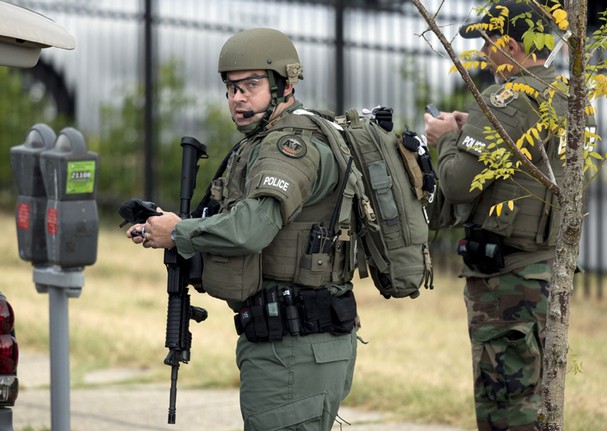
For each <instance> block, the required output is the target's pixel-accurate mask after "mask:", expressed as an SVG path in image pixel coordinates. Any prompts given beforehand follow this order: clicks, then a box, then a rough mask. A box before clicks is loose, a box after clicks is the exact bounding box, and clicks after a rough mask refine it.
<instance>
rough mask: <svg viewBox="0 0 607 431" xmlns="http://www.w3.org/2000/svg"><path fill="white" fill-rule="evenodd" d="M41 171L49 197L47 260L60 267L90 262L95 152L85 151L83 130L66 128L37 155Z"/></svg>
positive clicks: (95, 227) (95, 223)
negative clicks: (51, 144)
mask: <svg viewBox="0 0 607 431" xmlns="http://www.w3.org/2000/svg"><path fill="white" fill-rule="evenodd" d="M40 171H41V174H42V179H43V182H44V187H45V190H46V195H47V198H48V200H47V206H46V216H45V224H46V232H45V233H46V235H45V236H46V247H47V255H48V261H49V262H50V263H52V264H54V265H58V266H60V267H62V268H76V267H82V266H85V265H92V264H93V263H95V261H96V260H97V241H98V236H99V216H98V213H97V202H96V201H95V192H96V189H97V178H96V172H97V154H95V153H91V152H89V151H88V150H87V147H86V143H85V141H84V137H83V136H82V133H80V132H79V131H78V130H76V129H74V128H71V127H67V128H65V129H63V130H62V131H61V132H59V134H58V135H57V139H56V140H55V142H54V146H53V147H52V148H51V149H48V150H46V151H43V152H42V153H41V154H40Z"/></svg>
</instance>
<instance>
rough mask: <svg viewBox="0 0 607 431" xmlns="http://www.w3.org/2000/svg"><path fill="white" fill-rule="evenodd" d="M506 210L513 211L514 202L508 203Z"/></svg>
mask: <svg viewBox="0 0 607 431" xmlns="http://www.w3.org/2000/svg"><path fill="white" fill-rule="evenodd" d="M508 208H509V209H510V211H514V201H512V200H511V201H508Z"/></svg>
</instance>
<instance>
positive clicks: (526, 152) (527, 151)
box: [521, 148, 531, 160]
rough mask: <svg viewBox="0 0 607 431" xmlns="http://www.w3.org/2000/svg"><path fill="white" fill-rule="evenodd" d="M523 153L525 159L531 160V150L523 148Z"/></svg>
mask: <svg viewBox="0 0 607 431" xmlns="http://www.w3.org/2000/svg"><path fill="white" fill-rule="evenodd" d="M521 153H523V155H524V156H525V157H527V158H528V159H529V160H531V153H530V152H529V150H527V148H521Z"/></svg>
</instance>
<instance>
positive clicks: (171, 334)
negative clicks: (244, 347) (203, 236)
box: [164, 137, 208, 424]
mask: <svg viewBox="0 0 607 431" xmlns="http://www.w3.org/2000/svg"><path fill="white" fill-rule="evenodd" d="M181 146H182V148H183V156H182V163H181V190H180V209H179V216H180V217H181V218H189V217H190V201H191V200H192V195H193V194H194V189H195V188H196V175H197V173H198V160H199V159H201V158H207V157H208V155H207V152H206V146H205V145H203V144H201V143H200V142H198V140H196V139H195V138H192V137H183V138H181ZM164 263H165V265H166V268H167V294H168V309H167V326H166V339H165V347H167V348H168V349H169V352H168V354H167V356H166V358H165V359H164V363H165V364H166V365H169V366H170V367H171V389H170V397H169V415H168V423H169V424H174V423H175V419H176V415H177V414H176V403H177V377H178V373H179V365H180V363H184V364H187V363H188V362H189V360H190V348H191V346H192V333H191V332H190V319H192V320H194V321H196V322H202V321H203V320H205V319H206V318H207V311H206V310H205V309H203V308H200V307H193V306H191V305H190V295H189V293H188V284H189V282H190V279H189V265H188V261H187V260H186V259H184V258H182V257H181V256H180V255H179V253H177V248H176V247H173V248H171V249H165V251H164Z"/></svg>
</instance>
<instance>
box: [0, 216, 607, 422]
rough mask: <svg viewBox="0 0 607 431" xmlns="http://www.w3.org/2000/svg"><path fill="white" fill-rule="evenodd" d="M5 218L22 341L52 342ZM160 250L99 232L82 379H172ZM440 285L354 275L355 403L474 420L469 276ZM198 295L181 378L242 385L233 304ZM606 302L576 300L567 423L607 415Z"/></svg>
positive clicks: (89, 277)
mask: <svg viewBox="0 0 607 431" xmlns="http://www.w3.org/2000/svg"><path fill="white" fill-rule="evenodd" d="M117 222H118V221H117ZM114 225H115V223H114ZM0 226H2V227H1V228H0V229H1V233H2V234H3V235H2V237H3V238H4V241H3V243H2V245H1V246H0V270H1V271H2V282H0V291H2V292H3V293H4V294H5V295H6V296H7V297H8V298H9V300H10V301H11V304H12V305H13V307H14V309H15V312H16V315H17V324H16V325H17V326H16V330H17V337H18V340H19V345H20V348H21V350H22V351H24V352H35V351H39V352H47V351H48V313H49V310H48V296H47V295H45V294H39V293H37V292H36V290H35V288H34V285H33V283H32V270H31V265H30V264H29V263H27V262H23V261H21V260H20V259H19V257H18V253H17V241H16V234H15V227H14V222H13V220H12V214H6V213H5V214H0ZM162 256H163V255H162V252H161V251H150V250H144V249H142V248H140V247H136V246H134V245H132V244H131V243H130V242H129V241H127V240H125V238H124V236H123V233H122V232H121V231H120V230H119V229H117V228H106V229H103V230H102V233H101V236H100V240H99V256H98V259H97V262H96V263H95V265H93V266H90V267H87V268H86V269H85V271H84V276H85V286H84V288H83V289H82V294H81V296H80V297H79V298H77V299H76V298H74V299H70V307H69V310H70V349H71V365H72V381H73V384H74V385H80V384H83V383H82V379H83V376H84V374H85V373H86V372H88V371H91V370H95V369H102V368H107V367H116V366H119V367H133V368H139V369H144V370H147V373H146V374H145V377H144V378H143V380H146V381H154V382H162V383H165V384H167V385H168V379H169V369H168V367H166V366H165V365H163V363H162V361H163V359H164V356H165V355H166V349H165V348H164V331H165V321H166V320H165V319H166V271H165V269H164V266H163V264H162ZM435 285H436V289H435V290H434V291H424V292H422V295H421V296H420V297H419V298H417V299H415V300H410V299H403V300H394V299H391V300H385V299H384V298H382V297H381V296H380V295H379V294H378V293H377V292H376V290H375V288H374V287H373V286H372V285H371V284H370V283H368V282H366V281H362V282H358V283H357V286H356V293H357V297H358V303H359V314H360V317H361V321H362V329H361V331H360V333H359V335H360V336H361V337H362V338H363V339H364V340H365V341H368V344H362V343H359V355H358V363H357V370H356V377H355V383H354V388H353V391H352V393H351V394H350V396H349V397H348V399H347V400H346V403H347V404H348V405H357V406H361V407H364V408H369V409H380V410H383V411H387V412H390V413H391V414H392V415H393V416H394V417H395V418H398V419H405V420H408V421H416V422H424V423H429V422H435V423H444V424H451V425H456V426H460V427H464V428H473V427H474V418H473V406H472V397H471V394H472V385H471V366H470V352H469V342H468V337H467V329H466V316H465V308H464V304H463V299H462V288H463V281H462V280H459V279H455V278H445V277H440V274H437V279H436V281H435ZM191 293H192V297H193V299H192V303H193V304H195V305H201V306H204V307H205V308H206V309H207V310H208V311H209V318H208V319H207V321H205V322H203V323H202V324H195V323H192V325H191V330H192V332H193V337H194V341H193V348H192V361H191V363H190V364H188V365H185V366H182V367H181V371H180V379H179V385H180V387H182V386H183V387H185V386H195V387H237V385H238V372H237V369H236V366H235V364H234V346H235V341H236V334H235V332H234V329H233V324H232V313H231V312H230V310H229V309H228V307H227V306H226V305H225V304H224V303H222V302H220V301H218V300H215V299H212V298H209V297H208V296H203V295H200V294H198V293H196V292H195V291H194V290H193V289H191ZM606 311H607V303H605V301H603V302H599V303H597V302H595V301H592V300H583V299H580V298H575V299H574V300H573V303H572V316H571V327H570V344H571V349H572V353H573V355H570V363H572V364H573V363H574V362H576V363H579V364H581V365H582V367H583V373H581V374H573V373H571V374H570V375H569V379H568V382H567V393H566V397H567V429H568V430H572V431H582V430H584V431H586V430H598V429H602V428H603V427H604V424H605V423H606V422H607V394H606V393H605V390H604V388H605V387H607V373H605V371H606V370H607V345H606V343H605V334H606V333H607V320H606V319H605V317H604V316H605V312H606Z"/></svg>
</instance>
